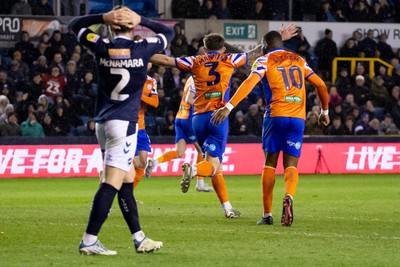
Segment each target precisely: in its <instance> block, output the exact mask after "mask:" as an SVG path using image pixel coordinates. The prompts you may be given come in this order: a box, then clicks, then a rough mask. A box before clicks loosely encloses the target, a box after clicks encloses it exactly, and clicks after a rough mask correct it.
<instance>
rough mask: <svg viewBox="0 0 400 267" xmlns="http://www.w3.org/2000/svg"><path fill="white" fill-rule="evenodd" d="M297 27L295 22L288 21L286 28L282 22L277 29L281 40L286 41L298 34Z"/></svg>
mask: <svg viewBox="0 0 400 267" xmlns="http://www.w3.org/2000/svg"><path fill="white" fill-rule="evenodd" d="M297 29H298V27H297V25H296V24H293V23H290V24H289V25H288V26H287V27H286V28H285V26H284V25H283V24H282V25H281V28H280V29H279V33H280V34H281V36H282V40H284V41H286V40H289V39H291V38H292V37H294V36H296V35H297V34H298V32H297Z"/></svg>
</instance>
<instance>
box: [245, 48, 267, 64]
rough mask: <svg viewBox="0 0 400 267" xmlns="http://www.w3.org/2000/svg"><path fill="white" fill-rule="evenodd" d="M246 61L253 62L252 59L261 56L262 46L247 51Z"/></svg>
mask: <svg viewBox="0 0 400 267" xmlns="http://www.w3.org/2000/svg"><path fill="white" fill-rule="evenodd" d="M246 54H247V58H248V61H253V60H254V59H256V58H258V57H261V56H262V55H263V51H262V45H261V44H260V45H257V46H256V47H255V48H254V49H252V50H250V51H247V52H246Z"/></svg>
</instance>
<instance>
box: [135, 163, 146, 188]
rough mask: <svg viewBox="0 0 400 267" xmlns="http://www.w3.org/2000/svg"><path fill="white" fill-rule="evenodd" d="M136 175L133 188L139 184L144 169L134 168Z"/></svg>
mask: <svg viewBox="0 0 400 267" xmlns="http://www.w3.org/2000/svg"><path fill="white" fill-rule="evenodd" d="M135 171H136V175H135V180H134V181H133V189H135V188H136V186H137V185H138V184H139V182H140V180H141V179H142V177H143V175H144V169H143V168H136V169H135Z"/></svg>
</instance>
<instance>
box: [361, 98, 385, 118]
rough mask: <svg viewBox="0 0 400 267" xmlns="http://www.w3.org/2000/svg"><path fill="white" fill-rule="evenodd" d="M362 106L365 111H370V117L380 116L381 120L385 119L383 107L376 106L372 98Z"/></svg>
mask: <svg viewBox="0 0 400 267" xmlns="http://www.w3.org/2000/svg"><path fill="white" fill-rule="evenodd" d="M362 108H363V111H364V113H368V115H369V118H370V119H375V118H378V119H379V120H381V119H383V109H382V108H379V107H375V105H374V102H372V100H368V101H367V102H366V103H365V105H364V106H363V107H362Z"/></svg>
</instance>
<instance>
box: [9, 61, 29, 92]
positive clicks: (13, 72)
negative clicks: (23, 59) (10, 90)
mask: <svg viewBox="0 0 400 267" xmlns="http://www.w3.org/2000/svg"><path fill="white" fill-rule="evenodd" d="M8 77H9V78H10V79H11V81H12V82H13V84H15V86H16V87H17V88H18V90H19V91H22V89H23V86H24V84H25V83H26V82H27V80H26V79H27V78H29V76H26V75H25V73H24V71H23V69H22V67H21V64H20V62H19V61H18V60H15V59H14V60H13V61H11V64H10V69H9V70H8ZM14 96H15V94H14V95H13V96H12V98H14Z"/></svg>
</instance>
